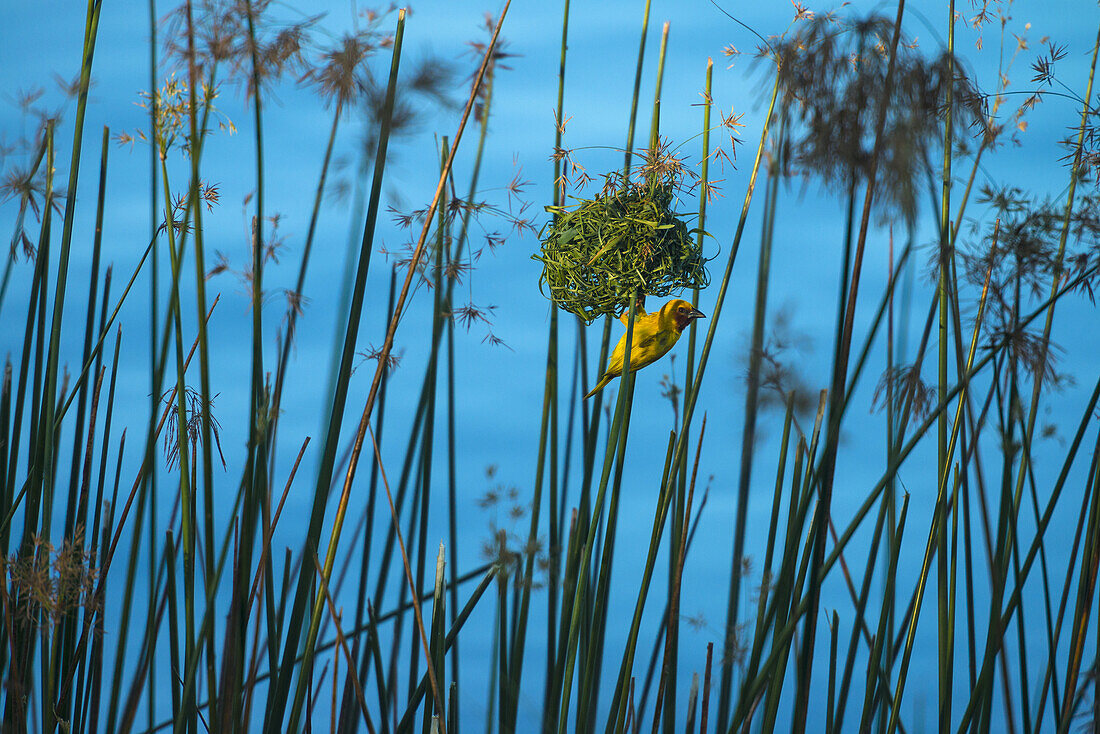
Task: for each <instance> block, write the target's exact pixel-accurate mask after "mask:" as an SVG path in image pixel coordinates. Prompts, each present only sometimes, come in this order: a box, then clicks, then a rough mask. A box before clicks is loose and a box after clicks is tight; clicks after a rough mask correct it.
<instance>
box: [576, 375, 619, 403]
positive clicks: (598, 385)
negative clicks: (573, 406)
mask: <svg viewBox="0 0 1100 734" xmlns="http://www.w3.org/2000/svg"><path fill="white" fill-rule="evenodd" d="M614 378H615V375H611V374H604V376H603V377H601V378H600V381H599V382H597V383H596V386H595V387H594V388H592V389H591V390H589V392H588V394H587V395H585V396H584V399H585V400H588V399H589V398H590V397H592V396H593V395H595V394H596V393H598V392H599V391H600V390H603V389H604V387H606V386H607V383H609V382H611V380H613V379H614Z"/></svg>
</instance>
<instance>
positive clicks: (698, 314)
mask: <svg viewBox="0 0 1100 734" xmlns="http://www.w3.org/2000/svg"><path fill="white" fill-rule="evenodd" d="M706 317H707V315H706V314H705V313H703V312H702V311H700V310H699V309H697V308H693V309H691V310H690V311H688V318H689V319H705V318H706Z"/></svg>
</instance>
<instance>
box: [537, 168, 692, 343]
mask: <svg viewBox="0 0 1100 734" xmlns="http://www.w3.org/2000/svg"><path fill="white" fill-rule="evenodd" d="M674 191H675V181H673V180H671V179H670V178H665V180H663V181H658V182H654V181H652V179H651V180H650V181H649V182H642V183H639V184H632V185H629V186H626V187H624V188H620V189H613V190H611V191H608V190H607V189H605V190H604V192H603V194H602V195H597V196H596V198H594V199H582V200H580V201H579V203H578V204H577V206H576V207H574V208H573V209H571V210H566V209H564V208H557V207H547V211H549V212H551V213H552V214H556V215H557V216H556V217H555V218H554V219H553V220H551V222H550V223H549V224H547V225H546V227H544V228H543V231H542V233H541V234H540V237H541V238H542V251H541V253H538V254H535V255H533V256H532V257H533V258H534V259H535V260H539V261H540V262H542V264H543V271H542V277H541V278H540V279H539V289H540V290H542V285H543V283H545V284H546V285H547V286H548V287H549V288H550V300H552V301H553V302H554V303H555V304H557V305H558V307H560V308H563V309H565V310H566V311H569V312H571V313H574V314H576V315H577V316H579V317H580V318H582V319H584V320H585V321H586V322H589V323H590V322H592V321H593V320H595V319H596V318H598V317H600V316H604V315H610V316H618V315H619V314H621V313H622V312H623V311H625V310H626V309H627V307H628V306H629V305H630V299H631V298H632V297H634V294H635V293H638V292H640V293H641V294H643V295H646V296H656V297H662V296H667V295H668V294H669V293H671V292H673V291H676V290H681V289H683V288H705V287H706V286H707V284H708V282H709V279H708V277H707V270H706V267H705V265H706V258H704V257H703V253H702V248H701V247H700V246H699V245H698V244H697V243H696V242H695V241H694V240H693V239H692V235H693V234H697V233H698V232H699V230H698V229H688V226H687V224H685V223H684V221H683V220H681V219H679V218H678V217H677V216H676V213H675V212H673V211H672V209H671V208H670V207H671V205H672V202H673V199H674ZM544 293H545V291H544Z"/></svg>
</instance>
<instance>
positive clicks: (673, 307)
mask: <svg viewBox="0 0 1100 734" xmlns="http://www.w3.org/2000/svg"><path fill="white" fill-rule="evenodd" d="M705 318H706V314H704V313H703V312H702V311H700V310H699V309H697V308H695V307H693V306H692V305H691V304H690V303H688V302H687V301H685V300H684V299H682V298H677V299H675V300H672V301H669V302H668V303H666V304H665V305H664V306H662V307H661V321H662V322H664V323H668V322H671V323H673V324H675V325H676V331H683V330H684V329H686V328H687V327H688V324H690V323H691V322H692V321H694V320H695V319H705Z"/></svg>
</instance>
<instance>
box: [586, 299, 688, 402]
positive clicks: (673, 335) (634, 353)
mask: <svg viewBox="0 0 1100 734" xmlns="http://www.w3.org/2000/svg"><path fill="white" fill-rule="evenodd" d="M705 318H706V315H705V314H703V312H701V311H699V310H697V309H695V308H692V305H691V304H690V303H688V302H687V301H685V300H682V299H680V298H677V299H675V300H672V301H669V302H668V303H666V304H665V305H663V306H661V310H660V311H657V312H656V313H645V312H642V313H641V314H639V315H637V316H635V317H634V338H633V339H632V340H631V342H632V346H631V348H630V370H631V371H632V372H637V371H638V370H640V369H641V368H642V367H645V366H646V365H649V364H653V363H654V362H656V361H657V360H658V359H660V358H661V357H663V356H665V353H666V352H668V350H670V349H672V345H673V344H675V343H676V340H677V339H679V338H680V333H681V332H682V331H683V330H684V329H686V328H687V327H688V324H690V323H691V322H692V321H694V320H695V319H705ZM619 320H620V321H622V322H623V323H624V324H625V323H626V314H625V313H624V314H623V315H622V317H621V318H620V319H619ZM625 358H626V334H623V338H622V339H620V340H619V343H618V344H616V345H615V351H613V352H612V353H611V359H610V360H608V362H607V369H606V370H605V371H604V373H603V377H601V378H600V381H599V382H597V383H596V386H595V387H594V388H592V391H591V392H590V393H588V394H587V395H585V396H584V399H585V400H587V399H588V398H590V397H592V396H593V395H595V394H596V393H598V392H599V391H600V390H602V389H603V388H604V387H605V386H606V385H607V383H609V382H611V381H612V380H613V379H615V378H616V377H619V376H620V375H622V374H623V360H624V359H625Z"/></svg>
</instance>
